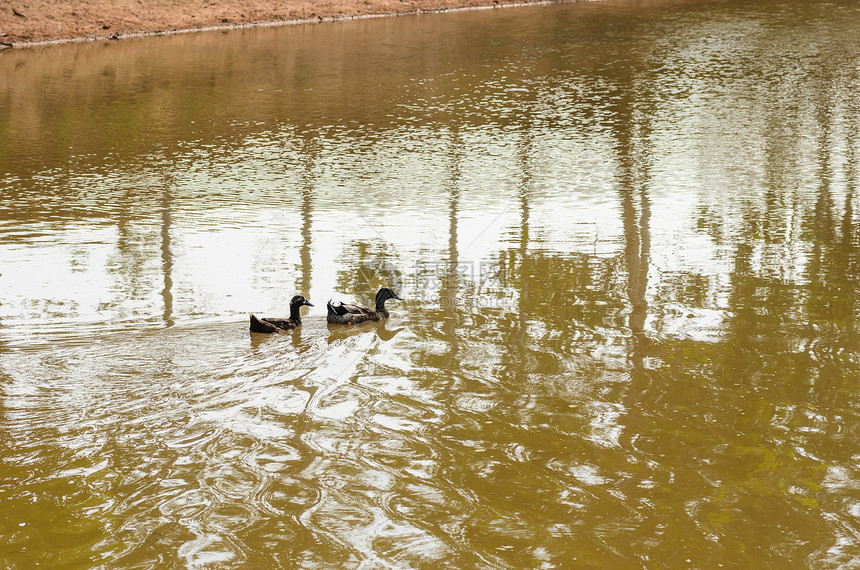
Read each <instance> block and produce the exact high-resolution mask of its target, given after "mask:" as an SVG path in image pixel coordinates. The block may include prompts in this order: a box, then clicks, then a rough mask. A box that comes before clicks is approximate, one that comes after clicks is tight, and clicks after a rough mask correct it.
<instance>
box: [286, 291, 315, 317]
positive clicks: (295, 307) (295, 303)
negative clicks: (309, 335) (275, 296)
mask: <svg viewBox="0 0 860 570" xmlns="http://www.w3.org/2000/svg"><path fill="white" fill-rule="evenodd" d="M304 305H307V306H308V307H313V305H312V304H311V302H310V301H308V300H307V299H305V298H304V297H302V296H301V295H296V296H295V297H293V298H292V299H290V318H291V319H294V320H295V319H298V320H299V321H301V313H299V309H301V308H302V306H304Z"/></svg>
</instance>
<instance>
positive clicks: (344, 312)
mask: <svg viewBox="0 0 860 570" xmlns="http://www.w3.org/2000/svg"><path fill="white" fill-rule="evenodd" d="M389 299H398V300H400V301H402V300H403V299H401V298H400V297H398V296H397V293H395V292H394V291H392V290H391V289H389V288H388V287H383V288H382V289H380V290H379V292H378V293H377V294H376V309H368V308H367V307H361V306H359V305H349V304H346V303H339V302H335V303H332V302H331V301H329V302H328V316H327V317H326V320H327V321H328V322H330V323H334V324H341V325H357V324H359V323H365V322H368V321H381V320H382V319H387V318H388V309H386V308H385V301H387V300H389Z"/></svg>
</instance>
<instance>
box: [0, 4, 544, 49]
mask: <svg viewBox="0 0 860 570" xmlns="http://www.w3.org/2000/svg"><path fill="white" fill-rule="evenodd" d="M537 1H538V0H77V1H73V2H69V1H67V0H0V42H2V43H3V44H4V45H3V46H0V47H4V46H5V47H9V46H15V45H17V46H22V45H27V44H33V43H42V42H52V41H68V40H84V39H117V38H121V37H127V36H134V35H142V34H157V33H166V32H172V31H179V30H198V29H206V28H228V27H234V26H247V25H254V24H271V23H279V22H284V23H286V22H295V21H308V20H310V21H313V20H327V19H339V18H351V17H359V16H369V15H375V14H380V15H381V14H408V13H415V12H418V11H419V10H420V11H435V10H446V9H452V8H469V7H479V6H498V5H503V4H523V3H537Z"/></svg>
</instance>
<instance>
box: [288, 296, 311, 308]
mask: <svg viewBox="0 0 860 570" xmlns="http://www.w3.org/2000/svg"><path fill="white" fill-rule="evenodd" d="M302 305H307V306H308V307H313V305H312V304H311V302H310V301H308V300H307V299H305V298H304V297H302V296H301V295H296V296H295V297H293V298H292V299H290V307H301V306H302Z"/></svg>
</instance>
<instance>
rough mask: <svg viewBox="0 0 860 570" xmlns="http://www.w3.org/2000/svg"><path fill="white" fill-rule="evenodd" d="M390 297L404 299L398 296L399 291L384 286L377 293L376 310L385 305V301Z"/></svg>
mask: <svg viewBox="0 0 860 570" xmlns="http://www.w3.org/2000/svg"><path fill="white" fill-rule="evenodd" d="M389 299H397V300H398V301H402V300H403V299H401V298H400V297H398V296H397V293H395V292H394V291H392V290H391V289H389V288H388V287H383V288H382V289H380V290H379V292H378V293H376V310H377V311H378V310H380V309H382V308H384V307H385V301H387V300H389Z"/></svg>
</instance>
